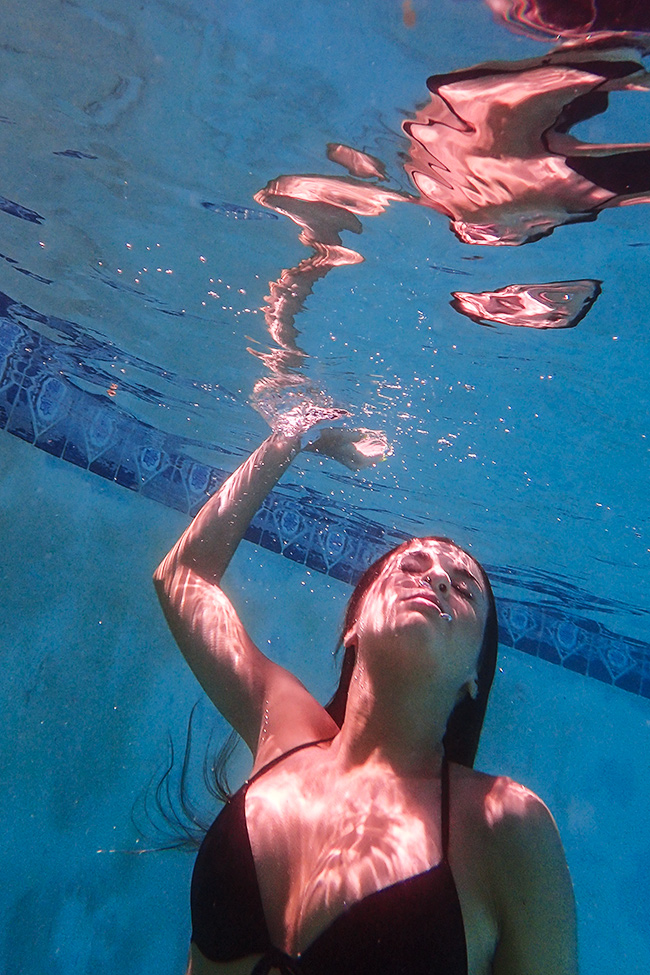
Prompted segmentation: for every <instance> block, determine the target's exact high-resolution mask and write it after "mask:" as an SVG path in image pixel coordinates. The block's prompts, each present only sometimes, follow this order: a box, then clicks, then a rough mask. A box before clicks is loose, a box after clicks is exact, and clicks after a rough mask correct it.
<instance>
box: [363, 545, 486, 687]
mask: <svg viewBox="0 0 650 975" xmlns="http://www.w3.org/2000/svg"><path fill="white" fill-rule="evenodd" d="M487 612H488V597H487V593H486V591H485V586H484V583H483V581H482V575H481V572H480V570H479V568H478V566H477V564H476V562H475V561H474V559H472V558H470V556H469V555H467V554H466V553H465V552H463V551H461V550H460V549H458V548H456V546H454V545H453V544H450V543H448V542H440V541H432V540H428V539H414V540H413V541H412V542H410V543H409V544H408V546H406V547H405V548H403V549H401V550H399V551H397V552H395V553H394V554H393V555H392V556H390V557H389V558H388V560H387V561H386V563H385V564H384V566H383V567H382V569H381V572H380V573H379V575H378V577H377V578H376V579H375V580H374V582H373V583H372V584H371V585H370V587H369V589H368V590H367V592H366V593H365V595H364V596H363V598H362V600H361V603H360V605H359V610H358V612H357V619H356V622H355V623H354V624H353V627H352V628H351V630H350V631H349V633H348V634H347V635H346V643H349V642H355V643H356V645H357V652H358V655H359V657H360V659H364V658H365V660H366V663H367V664H370V665H371V666H373V668H374V667H376V666H377V665H379V666H385V667H390V669H393V670H394V668H395V667H399V662H400V660H404V661H407V662H408V664H409V666H411V667H413V666H415V667H417V669H418V671H419V672H420V674H421V675H422V676H426V675H429V676H430V677H431V679H435V680H438V681H440V680H442V681H444V682H449V683H450V684H455V685H457V687H456V689H458V690H459V689H460V688H461V687H462V686H463V685H464V684H466V683H467V682H468V681H471V679H472V678H473V677H474V676H475V674H476V664H477V658H478V653H479V650H480V647H481V643H482V639H483V631H484V629H485V621H486V618H487ZM382 659H383V661H384V662H383V664H382Z"/></svg>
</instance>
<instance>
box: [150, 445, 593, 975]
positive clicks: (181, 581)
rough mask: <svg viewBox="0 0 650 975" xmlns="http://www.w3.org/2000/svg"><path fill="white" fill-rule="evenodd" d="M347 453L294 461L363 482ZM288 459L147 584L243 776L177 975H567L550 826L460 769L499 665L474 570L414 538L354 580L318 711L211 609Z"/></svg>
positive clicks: (490, 780)
mask: <svg viewBox="0 0 650 975" xmlns="http://www.w3.org/2000/svg"><path fill="white" fill-rule="evenodd" d="M358 441H359V434H355V433H353V432H351V431H347V432H346V431H341V430H332V429H330V430H325V431H323V432H322V433H321V435H320V437H319V439H318V440H317V441H315V442H314V443H313V444H312V445H311V446H310V447H309V448H307V449H311V450H313V451H316V452H318V453H321V454H328V455H329V456H331V457H334V458H336V459H338V460H340V461H342V462H343V463H346V464H348V466H361V463H360V461H362V457H361V455H360V454H359V451H358V449H357V448H358V447H359V442H358ZM355 443H356V446H355ZM299 451H300V436H299V435H283V434H281V433H273V434H272V435H271V436H270V437H269V438H268V439H267V440H266V441H264V443H263V444H262V445H261V446H260V447H259V448H258V449H257V450H256V451H255V452H254V453H253V454H252V456H251V457H250V458H249V459H248V460H247V461H245V463H243V464H242V465H241V466H240V467H239V469H238V470H237V471H235V473H234V474H233V475H231V477H230V478H229V479H228V480H227V481H226V482H225V483H224V484H223V485H222V487H221V489H220V490H219V492H218V493H217V494H216V495H214V496H213V497H212V498H211V499H210V500H209V501H208V503H207V504H206V505H205V506H204V507H203V508H202V510H201V511H200V512H199V514H198V515H197V516H196V517H195V519H194V521H193V522H192V524H191V525H190V526H189V528H188V529H187V530H186V531H185V533H184V534H183V535H182V537H181V538H180V539H179V541H178V542H177V544H176V545H175V546H174V548H173V549H172V550H171V551H170V553H169V554H168V555H167V556H166V558H165V559H164V560H163V561H162V563H161V564H160V566H159V568H158V569H157V570H156V573H155V576H154V578H155V584H156V589H157V591H158V595H159V597H160V601H161V603H162V606H163V609H164V612H165V615H166V618H167V620H168V622H169V625H170V627H171V630H172V632H173V634H174V637H175V638H176V640H177V642H178V644H179V646H180V648H181V650H182V652H183V654H184V655H185V657H186V659H187V662H188V663H189V665H190V667H191V668H192V670H193V671H194V674H195V675H196V677H197V678H198V680H199V681H200V683H201V685H202V686H203V688H204V690H205V692H206V694H207V695H208V697H209V698H210V699H211V700H212V701H213V703H214V704H215V705H216V707H217V708H218V709H219V711H221V713H222V714H223V716H224V717H225V718H226V720H227V721H228V722H229V723H230V724H231V725H232V727H233V728H234V729H235V730H236V731H237V732H239V734H240V735H241V736H242V737H243V739H244V740H245V742H246V743H247V745H248V746H249V748H250V750H251V752H252V754H253V756H254V764H253V772H252V776H251V778H250V779H249V780H248V782H247V783H246V784H245V785H244V786H243V787H242V789H240V790H239V792H237V793H236V794H235V795H234V796H233V797H232V798H231V799H230V800H229V802H228V803H227V804H226V805H225V807H224V808H223V809H222V811H221V812H220V814H219V816H218V817H217V819H216V821H215V823H214V824H213V825H212V827H211V828H210V830H209V832H208V834H207V836H206V838H205V840H204V841H203V844H202V846H201V849H200V851H199V854H198V857H197V861H196V864H195V867H194V874H193V878H192V897H191V900H192V943H191V951H190V961H189V967H188V972H189V973H193V975H266V973H268V972H280V973H282V975H299V973H301V975H348V973H350V975H366V973H367V975H398V973H404V975H407V973H408V975H420V973H421V975H424V973H427V975H464V973H469V975H488V973H494V975H575V973H576V972H577V962H576V941H575V913H574V901H573V892H572V887H571V881H570V878H569V874H568V870H567V866H566V862H565V858H564V853H563V851H562V846H561V843H560V839H559V836H558V833H557V829H556V827H555V823H554V821H553V818H552V816H551V815H550V813H549V811H548V810H547V808H546V807H545V805H544V804H543V803H542V802H541V800H540V799H538V798H537V797H536V796H535V795H533V794H532V793H531V792H529V791H528V790H527V789H525V788H524V787H523V786H521V785H517V784H516V783H514V782H512V781H511V780H509V779H507V778H503V777H498V778H495V777H492V776H488V775H484V774H482V773H480V772H476V771H474V769H473V768H472V766H473V762H474V755H475V752H476V748H477V745H478V738H479V735H480V730H481V725H482V722H483V716H484V713H485V708H486V705H487V698H488V694H489V689H490V684H491V682H492V676H493V673H494V669H495V662H496V652H497V620H496V610H495V605H494V598H493V596H492V592H491V589H490V584H489V582H488V579H487V576H486V575H485V572H484V571H483V569H482V568H481V566H480V565H479V564H478V562H476V560H475V559H474V558H473V557H472V556H470V555H469V554H467V553H466V552H464V551H463V550H462V549H460V548H459V547H458V546H456V545H455V544H454V543H453V542H451V541H449V540H447V539H438V538H423V539H413V540H412V541H410V542H406V543H405V544H403V545H400V546H399V547H398V548H396V549H394V550H393V551H392V552H389V553H388V554H387V555H385V556H383V557H382V558H381V559H379V561H378V562H376V563H375V564H374V565H373V566H371V567H370V569H368V570H367V572H366V573H365V574H364V575H363V576H362V578H361V580H360V582H359V584H358V585H357V588H356V589H355V591H354V593H353V596H352V598H351V601H350V604H349V606H348V610H347V614H346V620H345V626H344V634H343V644H344V647H345V657H344V662H343V669H342V676H341V683H340V685H339V689H338V691H337V693H336V694H335V696H334V699H333V701H332V703H331V704H330V705H329V706H328V709H326V708H325V707H323V706H322V705H321V704H319V703H318V701H316V700H315V698H313V697H312V695H311V694H310V693H309V691H307V689H306V688H305V687H304V686H303V684H301V683H300V681H299V680H298V679H297V678H296V677H294V676H293V675H292V674H290V673H289V672H288V671H286V670H285V669H284V668H282V667H280V666H278V665H277V664H275V663H273V662H272V661H271V660H269V659H268V658H267V657H265V656H264V654H262V653H261V652H260V650H258V648H257V647H256V646H255V645H254V644H253V642H252V640H251V639H250V637H249V636H248V634H247V633H246V631H245V630H244V627H243V625H242V623H241V621H240V620H239V618H238V616H237V613H236V612H235V609H234V608H233V606H232V604H231V602H230V600H229V599H228V597H227V596H226V595H225V593H224V592H223V590H222V589H221V588H220V581H221V578H222V576H223V573H224V572H225V570H226V567H227V565H228V563H229V561H230V559H231V557H232V555H233V553H234V551H235V549H236V547H237V545H238V544H239V542H240V541H241V539H242V537H243V535H244V532H245V531H246V529H247V527H248V525H249V523H250V521H251V519H252V518H253V515H254V514H255V512H256V511H257V510H258V508H259V507H260V505H261V504H262V502H263V500H264V498H265V497H266V495H267V494H268V492H269V491H270V490H271V488H272V487H273V486H274V485H275V484H276V482H277V481H278V480H279V478H280V476H281V475H282V473H283V471H284V470H285V469H286V468H287V467H288V466H289V464H290V463H291V461H292V460H293V459H294V458H295V457H296V456H297V454H298V453H299ZM450 716H451V717H450Z"/></svg>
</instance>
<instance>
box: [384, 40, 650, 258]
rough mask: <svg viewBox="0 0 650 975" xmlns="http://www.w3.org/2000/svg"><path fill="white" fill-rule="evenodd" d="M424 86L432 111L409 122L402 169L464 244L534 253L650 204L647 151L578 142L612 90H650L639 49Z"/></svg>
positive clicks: (566, 54) (538, 62)
mask: <svg viewBox="0 0 650 975" xmlns="http://www.w3.org/2000/svg"><path fill="white" fill-rule="evenodd" d="M427 86H428V88H429V91H430V92H431V100H430V102H429V104H428V105H426V106H425V107H423V108H422V109H420V110H419V111H418V113H417V115H416V116H415V118H414V119H413V120H409V121H406V122H404V123H403V129H404V131H405V133H406V134H407V135H408V137H409V139H410V143H411V144H410V148H409V152H408V156H407V158H406V160H405V168H406V170H407V172H408V173H409V175H410V177H411V179H412V181H413V183H414V184H415V186H416V187H417V189H418V191H419V193H420V201H419V202H420V203H421V204H422V205H424V206H428V207H431V208H432V209H434V210H437V211H438V212H439V213H443V214H445V215H446V216H447V217H449V220H450V227H451V229H452V230H453V232H454V233H455V234H456V236H457V237H458V238H459V240H461V241H463V242H464V243H467V244H473V245H477V244H486V245H492V246H498V245H510V246H515V245H519V244H526V243H530V242H532V241H536V240H539V239H540V238H542V237H545V236H548V235H549V234H551V233H552V232H553V231H554V230H555V229H556V228H557V227H559V226H561V225H563V224H570V223H578V222H583V221H586V220H595V219H596V217H597V216H598V214H599V213H600V212H601V211H602V210H604V209H605V208H611V207H617V206H622V205H629V204H632V203H645V202H647V201H648V199H649V193H650V144H648V143H641V144H627V145H618V144H613V143H605V144H594V143H586V142H581V141H580V140H579V139H577V138H575V137H574V136H572V135H570V134H569V130H570V129H571V128H573V127H574V126H575V125H577V124H578V123H579V122H582V121H585V120H586V119H589V118H592V117H593V116H595V115H598V114H600V113H603V112H605V111H606V109H607V106H608V96H609V93H610V92H613V91H633V90H645V89H647V88H648V86H649V76H648V74H647V72H646V71H645V68H644V66H643V64H642V63H641V62H640V60H639V58H638V56H637V54H636V53H635V51H634V50H632V49H631V48H629V47H627V46H621V47H618V46H617V47H609V48H603V47H601V48H599V49H598V50H594V49H592V48H591V47H570V48H568V47H567V48H561V49H558V50H556V51H552V52H551V53H550V54H546V55H544V56H543V57H540V58H531V59H529V60H526V61H516V62H498V63H496V62H495V63H487V64H482V65H478V66H476V67H473V68H468V69H465V70H463V71H456V72H452V73H450V74H444V75H433V76H432V77H431V78H429V79H428V81H427Z"/></svg>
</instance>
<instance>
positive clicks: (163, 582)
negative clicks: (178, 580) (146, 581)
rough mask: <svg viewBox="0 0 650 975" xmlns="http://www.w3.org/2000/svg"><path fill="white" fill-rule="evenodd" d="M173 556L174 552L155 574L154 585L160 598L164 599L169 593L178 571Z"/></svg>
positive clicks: (169, 554)
mask: <svg viewBox="0 0 650 975" xmlns="http://www.w3.org/2000/svg"><path fill="white" fill-rule="evenodd" d="M173 556H174V553H173V551H172V552H169V553H168V554H167V555H166V556H165V558H164V559H163V560H162V562H161V563H160V565H159V566H158V567H157V568H156V570H155V572H154V574H153V585H154V589H155V590H156V592H157V593H158V597H159V598H162V596H163V595H164V594H165V593H167V592H169V588H170V585H171V582H172V579H173V577H174V573H175V569H176V564H175V562H176V560H175V559H174V557H173Z"/></svg>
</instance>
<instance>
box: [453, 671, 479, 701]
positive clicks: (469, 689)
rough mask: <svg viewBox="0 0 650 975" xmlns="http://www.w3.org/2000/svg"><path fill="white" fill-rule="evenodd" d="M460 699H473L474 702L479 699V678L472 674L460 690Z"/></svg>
mask: <svg viewBox="0 0 650 975" xmlns="http://www.w3.org/2000/svg"><path fill="white" fill-rule="evenodd" d="M458 696H459V699H462V698H463V697H471V698H472V700H473V701H475V700H476V698H477V697H478V676H477V675H476V674H472V676H471V677H470V679H469V680H467V681H465V683H464V684H463V686H462V687H461V689H460V694H459V695H458Z"/></svg>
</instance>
